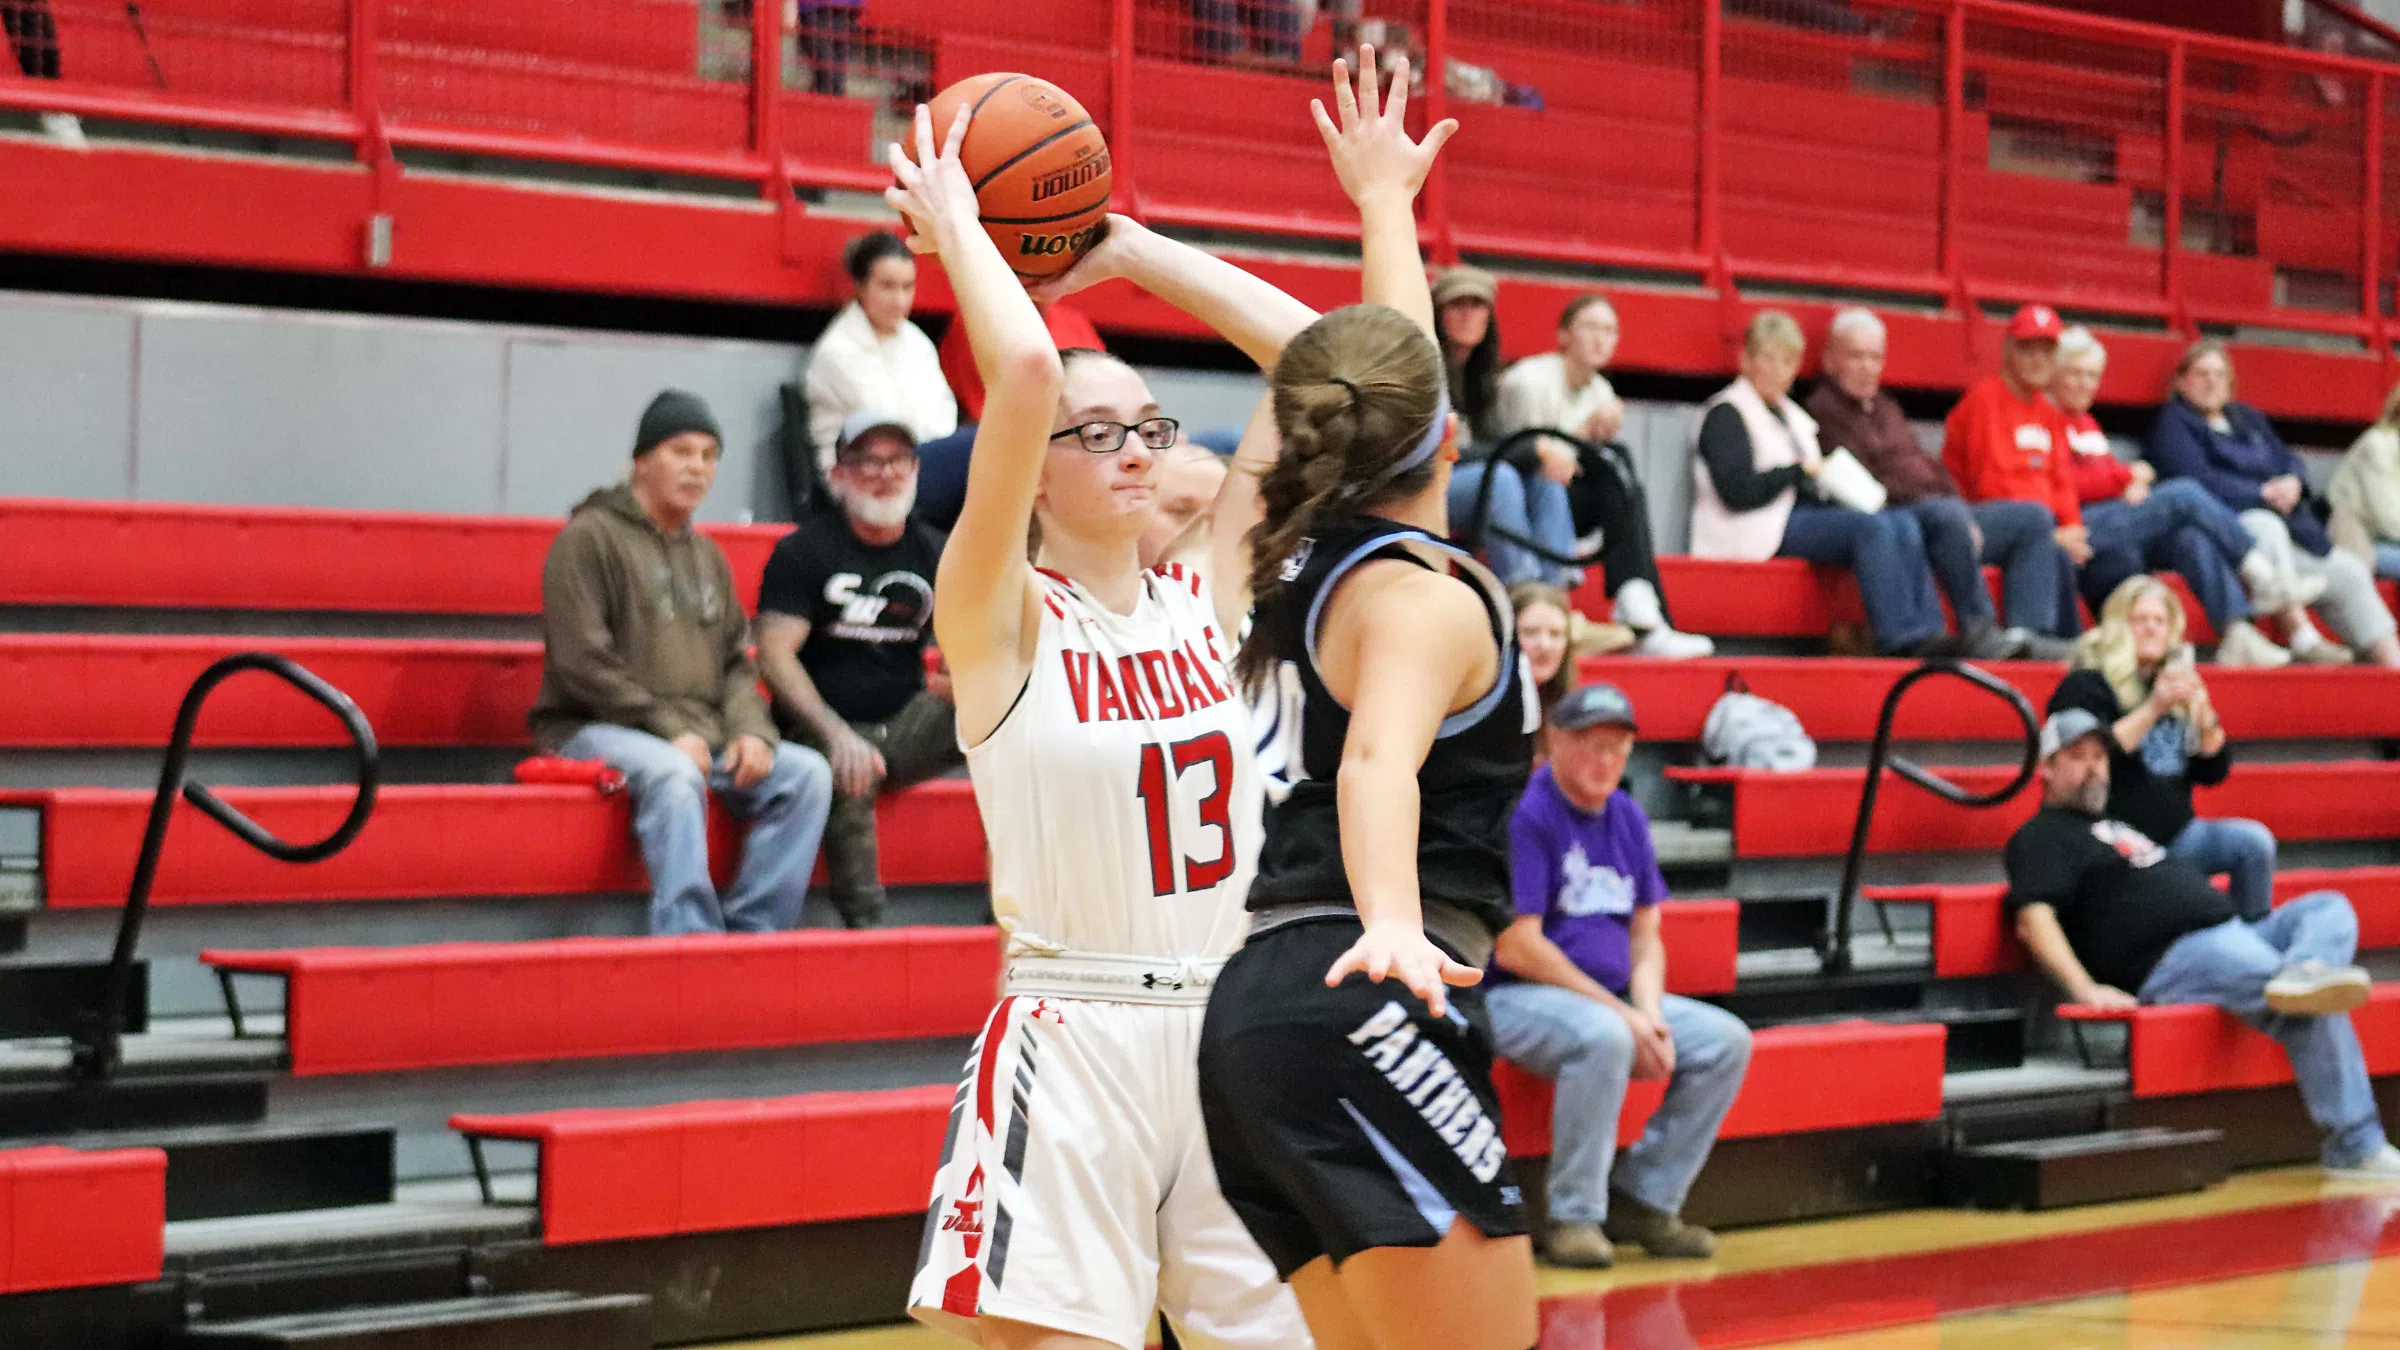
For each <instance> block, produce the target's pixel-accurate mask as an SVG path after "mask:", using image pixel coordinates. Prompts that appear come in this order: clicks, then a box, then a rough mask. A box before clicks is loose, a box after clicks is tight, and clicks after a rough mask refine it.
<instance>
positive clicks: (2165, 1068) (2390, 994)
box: [2058, 984, 2400, 1097]
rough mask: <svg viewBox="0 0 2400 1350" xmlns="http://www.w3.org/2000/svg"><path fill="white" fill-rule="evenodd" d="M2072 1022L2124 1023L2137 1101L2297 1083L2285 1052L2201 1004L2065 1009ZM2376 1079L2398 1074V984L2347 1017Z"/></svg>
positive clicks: (2387, 986)
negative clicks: (2139, 1098) (2294, 1080)
mask: <svg viewBox="0 0 2400 1350" xmlns="http://www.w3.org/2000/svg"><path fill="white" fill-rule="evenodd" d="M2058 1015H2059V1016H2060V1017H2062V1018H2065V1019H2066V1020H2068V1021H2070V1022H2123V1023H2124V1024H2125V1025H2126V1038H2127V1047H2128V1048H2127V1058H2128V1062H2129V1066H2130V1068H2131V1069H2132V1072H2133V1095H2134V1096H2136V1097H2178V1096H2184V1095H2187V1094H2189V1093H2194V1092H2229V1091H2236V1090H2239V1089H2243V1088H2262V1087H2277V1086H2280V1085H2281V1084H2284V1083H2289V1082H2291V1081H2292V1063H2291V1061H2290V1060H2289V1059H2287V1058H2285V1056H2284V1053H2283V1047H2282V1046H2280V1045H2277V1044H2276V1043H2275V1042H2274V1041H2273V1040H2272V1039H2271V1038H2269V1037H2268V1036H2267V1035H2266V1034H2265V1033H2264V1032H2260V1031H2256V1030H2253V1029H2251V1028H2250V1027H2249V1026H2247V1025H2244V1024H2243V1023H2242V1021H2241V1020H2240V1019H2238V1018H2236V1017H2235V1016H2233V1014H2231V1013H2228V1012H2225V1011H2224V1010H2222V1009H2220V1008H2215V1007H2211V1006H2209V1005H2207V1004H2201V1003H2166V1004H2146V1005H2144V1006H2142V1007H2139V1008H2128V1009H2101V1008H2086V1007H2083V1006H2082V1005H2080V1004H2072V1003H2070V1004H2065V1005H2063V1006H2061V1007H2060V1008H2059V1010H2058ZM2350 1025H2351V1027H2352V1028H2353V1029H2354V1030H2356V1031H2357V1033H2358V1044H2359V1049H2360V1050H2361V1051H2363V1052H2364V1053H2365V1055H2366V1061H2367V1072H2368V1073H2369V1074H2370V1075H2372V1076H2375V1077H2382V1076H2385V1075H2387V1074H2394V1073H2400V985H2391V984H2379V985H2376V986H2375V991H2374V993H2373V994H2372V995H2371V996H2370V997H2369V998H2368V1000H2367V1004H2366V1006H2365V1007H2363V1008H2360V1009H2358V1010H2357V1011H2356V1012H2353V1013H2351V1014H2350Z"/></svg>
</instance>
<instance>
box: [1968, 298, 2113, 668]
mask: <svg viewBox="0 0 2400 1350" xmlns="http://www.w3.org/2000/svg"><path fill="white" fill-rule="evenodd" d="M2065 331H2066V327H2065V325H2064V324H2061V323H2060V322H2059V319H2058V311H2056V310H2054V309H2052V308H2050V307H2049V306H2048V305H2027V306H2025V307H2024V308H2023V309H2020V310H2018V311H2017V312H2016V315H2015V317H2013V318H2011V319H2010V320H2009V321H2008V335H2007V340H2006V341H2005V342H2004V343H2003V344H2002V347H2001V355H2000V373H1999V374H1997V375H1987V376H1985V377H1984V378H1982V379H1980V380H1977V381H1976V382H1975V383H1974V384H1971V385H1969V386H1967V392H1966V394H1965V395H1964V396H1963V397H1961V398H1960V399H1959V400H1958V406H1956V407H1954V408H1952V409H1951V410H1950V416H1949V417H1948V419H1946V420H1945V421H1944V422H1943V424H1942V463H1943V464H1944V465H1945V466H1946V467H1947V468H1948V469H1949V470H1950V476H1951V478H1953V479H1954V480H1956V482H1957V483H1958V489H1959V492H1960V493H1961V494H1962V495H1963V496H1965V497H1966V499H1967V500H1968V501H1970V502H1973V503H1974V504H1975V523H1976V525H1977V526H1978V527H1979V528H1980V529H1981V531H1982V533H1983V559H1984V561H1986V562H2003V561H2004V560H2005V566H2004V568H2003V571H2002V575H2001V581H2002V587H2001V589H2002V594H2003V596H2004V598H2005V600H2006V609H2007V611H2008V622H2009V626H2010V627H2011V628H2013V629H2016V630H2017V631H2019V632H2022V633H2023V634H2025V637H2026V642H2025V653H2024V654H2025V655H2026V656H2029V657H2031V658H2033V659H2034V660H2037V661H2063V660H2065V659H2067V657H2068V656H2070V655H2072V654H2073V651H2074V648H2073V645H2072V644H2071V643H2070V642H2069V641H2068V639H2070V638H2073V637H2074V636H2075V635H2076V634H2078V633H2080V632H2082V631H2083V609H2082V603H2081V600H2082V597H2081V596H2080V595H2079V594H2078V593H2077V591H2076V589H2075V569H2076V568H2078V567H2080V566H2082V565H2083V564H2084V563H2086V562H2088V561H2090V559H2091V556H2092V547H2091V542H2090V540H2089V539H2088V537H2087V535H2088V533H2089V532H2088V531H2087V530H2085V528H2084V524H2083V505H2082V503H2081V502H2080V501H2079V500H2078V499H2077V497H2076V493H2075V469H2074V466H2073V465H2072V464H2070V463H2068V453H2067V425H2066V419H2065V418H2063V417H2061V416H2059V412H2058V405H2057V404H2055V403H2052V402H2051V401H2050V392H2049V391H2050V379H2051V376H2052V374H2053V373H2054V372H2055V371H2056V369H2057V367H2058V339H2059V335H2060V334H2061V333H2064V332H2065Z"/></svg>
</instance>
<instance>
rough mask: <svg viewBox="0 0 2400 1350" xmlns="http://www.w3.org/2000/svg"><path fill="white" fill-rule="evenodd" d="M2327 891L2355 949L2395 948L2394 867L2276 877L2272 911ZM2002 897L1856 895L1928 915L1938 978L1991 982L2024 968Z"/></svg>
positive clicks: (1885, 891)
mask: <svg viewBox="0 0 2400 1350" xmlns="http://www.w3.org/2000/svg"><path fill="white" fill-rule="evenodd" d="M2327 890H2330V891H2340V892H2341V893H2342V894H2343V895H2345V896H2348V897H2349V899H2350V907H2351V908H2352V909H2353V910H2355V911H2357V913H2358V945H2359V948H2360V949H2361V950H2363V951H2372V950H2375V949H2377V948H2389V947H2400V867H2347V868H2334V867H2295V868H2287V869H2285V870H2283V871H2280V872H2277V873H2276V874H2275V903H2277V904H2282V903H2283V902H2284V901H2286V900H2290V899H2292V898H2294V897H2296V896H2302V895H2307V894H2308V893H2310V892H2311V891H2327ZM2007 893H2008V888H2007V887H2006V886H2004V885H1999V884H1996V883H1995V884H1986V885H1977V886H1938V885H1921V886H1865V887H1861V888H1860V894H1862V895H1864V896H1865V897H1866V898H1867V899H1869V900H1875V901H1880V902H1882V903H1885V904H1900V905H1924V906H1927V907H1928V908H1929V910H1930V916H1931V919H1932V924H1933V971H1934V974H1935V975H1937V976H1940V977H1941V978H1943V979H1964V978H1967V977H1969V976H1975V975H1998V974H2002V973H2004V972H2007V971H2012V970H2019V969H2022V968H2023V967H2024V965H2025V950H2024V948H2023V947H2021V946H2019V945H2018V943H2017V936H2016V931H2015V929H2014V928H2013V927H2011V926H2010V924H2009V922H2008V919H2007V916H2006V912H2005V907H2004V906H2003V904H2002V901H2003V899H2004V898H2005V897H2006V895H2007Z"/></svg>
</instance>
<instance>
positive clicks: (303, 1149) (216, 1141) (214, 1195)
mask: <svg viewBox="0 0 2400 1350" xmlns="http://www.w3.org/2000/svg"><path fill="white" fill-rule="evenodd" d="M396 1133H397V1132H396V1131H395V1130H394V1129H393V1127H391V1126H390V1125H381V1124H373V1123H368V1122H355V1121H354V1122H343V1123H340V1124H333V1123H327V1124H321V1125H287V1124H237V1125H196V1126H187V1127H182V1128H172V1129H155V1128H154V1129H129V1130H111V1131H86V1132H80V1133H76V1134H71V1135H64V1136H58V1137H51V1138H42V1137H34V1138H28V1139H25V1140H23V1141H21V1142H22V1143H25V1144H43V1143H57V1144H69V1145H72V1146H74V1147H76V1148H82V1149H106V1148H155V1149H162V1150H164V1151H165V1153H166V1155H167V1218H168V1220H169V1221H170V1222H172V1221H175V1220H180V1219H217V1218H228V1217H232V1216H236V1215H247V1214H276V1213H288V1212H292V1211H296V1210H311V1209H343V1208H350V1207H353V1206H358V1205H377V1204H383V1203H386V1202H388V1201H389V1200H390V1199H391V1198H392V1160H393V1146H394V1142H395V1136H396ZM14 1142H19V1141H12V1143H14Z"/></svg>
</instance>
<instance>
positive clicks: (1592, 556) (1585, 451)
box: [1450, 427, 1639, 569]
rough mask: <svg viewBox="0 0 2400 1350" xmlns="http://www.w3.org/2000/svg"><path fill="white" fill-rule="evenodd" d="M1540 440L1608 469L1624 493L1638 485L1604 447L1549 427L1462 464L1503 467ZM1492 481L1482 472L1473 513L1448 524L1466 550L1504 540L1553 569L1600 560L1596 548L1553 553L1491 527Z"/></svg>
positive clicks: (1530, 430) (1515, 435) (1497, 444)
mask: <svg viewBox="0 0 2400 1350" xmlns="http://www.w3.org/2000/svg"><path fill="white" fill-rule="evenodd" d="M1543 436H1547V437H1550V438H1552V439H1553V440H1559V441H1564V442H1565V443H1567V444H1568V445H1570V446H1573V447H1574V448H1575V453H1576V458H1578V459H1583V460H1586V461H1587V462H1588V461H1589V460H1593V459H1597V460H1599V461H1600V462H1602V463H1604V464H1606V465H1608V468H1609V472H1611V473H1613V474H1615V475H1616V476H1617V478H1618V479H1619V481H1621V482H1624V484H1625V487H1626V490H1627V491H1628V492H1632V491H1634V490H1636V489H1637V488H1638V486H1639V485H1638V484H1636V483H1634V482H1632V481H1631V472H1630V470H1629V469H1628V468H1627V467H1626V466H1625V465H1624V464H1623V463H1621V462H1620V458H1619V456H1617V455H1612V454H1610V453H1609V452H1608V447H1606V446H1599V445H1594V444H1592V443H1591V442H1590V441H1587V440H1584V439H1583V438H1582V437H1580V436H1570V435H1568V434H1567V433H1565V432H1563V431H1559V430H1556V429H1554V428H1550V427H1526V428H1524V429H1522V430H1519V431H1512V432H1510V433H1509V434H1507V435H1506V436H1503V437H1501V438H1500V439H1499V440H1497V441H1494V442H1492V443H1491V444H1490V445H1489V446H1477V447H1476V448H1475V450H1474V451H1473V452H1472V453H1471V454H1470V455H1469V456H1468V457H1467V458H1466V460H1465V462H1467V463H1477V464H1501V463H1506V462H1507V461H1508V455H1509V452H1510V451H1512V450H1514V449H1516V448H1517V447H1518V446H1519V445H1521V444H1524V443H1526V442H1529V441H1532V440H1534V439H1536V438H1538V437H1543ZM1493 477H1494V475H1493V473H1492V471H1491V470H1490V469H1488V468H1487V469H1485V470H1484V473H1483V480H1482V481H1481V482H1479V483H1477V484H1476V485H1475V509H1474V510H1472V511H1469V512H1468V513H1467V518H1466V520H1464V521H1463V522H1462V521H1452V522H1451V523H1450V533H1451V534H1452V535H1453V536H1455V537H1457V538H1458V539H1459V540H1460V541H1461V542H1462V543H1464V544H1465V545H1466V546H1467V547H1468V548H1475V549H1480V548H1482V547H1483V546H1484V541H1485V540H1487V539H1493V538H1497V539H1502V540H1506V541H1507V542H1509V543H1511V544H1514V545H1516V546H1517V547H1518V548H1521V549H1524V550H1525V551H1526V552H1528V553H1530V554H1532V555H1533V556H1535V557H1537V558H1539V559H1541V560H1542V561H1543V562H1546V563H1549V564H1550V565H1551V566H1553V567H1565V568H1573V569H1580V568H1585V567H1590V566H1592V565H1593V564H1595V563H1597V562H1598V561H1599V560H1600V554H1601V552H1602V550H1601V549H1597V548H1596V549H1593V550H1592V551H1591V552H1589V553H1581V554H1576V553H1556V552H1553V551H1552V550H1550V549H1549V548H1547V547H1544V546H1543V544H1542V543H1541V542H1540V541H1539V540H1535V539H1528V538H1526V537H1525V536H1524V535H1521V534H1519V533H1517V532H1516V531H1515V530H1512V529H1508V528H1507V527H1505V526H1500V525H1494V524H1492V522H1491V515H1492V479H1493Z"/></svg>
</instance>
